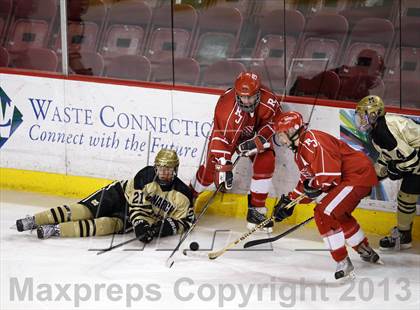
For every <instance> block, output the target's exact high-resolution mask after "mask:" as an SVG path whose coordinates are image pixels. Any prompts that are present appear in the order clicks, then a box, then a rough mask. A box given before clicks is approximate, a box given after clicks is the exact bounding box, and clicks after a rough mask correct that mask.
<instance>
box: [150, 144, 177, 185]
mask: <svg viewBox="0 0 420 310" xmlns="http://www.w3.org/2000/svg"><path fill="white" fill-rule="evenodd" d="M178 166H179V159H178V155H177V154H176V152H175V151H173V150H169V149H161V150H160V151H159V152H158V153H157V155H156V158H155V172H156V181H157V182H158V183H159V185H161V186H171V185H172V182H173V181H174V179H175V177H176V175H177V172H178Z"/></svg>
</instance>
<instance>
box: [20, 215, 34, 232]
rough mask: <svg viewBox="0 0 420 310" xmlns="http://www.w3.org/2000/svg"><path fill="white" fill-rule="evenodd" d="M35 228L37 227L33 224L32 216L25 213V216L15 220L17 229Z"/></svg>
mask: <svg viewBox="0 0 420 310" xmlns="http://www.w3.org/2000/svg"><path fill="white" fill-rule="evenodd" d="M35 228H37V225H36V224H35V217H34V216H30V215H27V216H26V217H25V218H23V219H19V220H17V221H16V229H17V231H25V230H32V229H35Z"/></svg>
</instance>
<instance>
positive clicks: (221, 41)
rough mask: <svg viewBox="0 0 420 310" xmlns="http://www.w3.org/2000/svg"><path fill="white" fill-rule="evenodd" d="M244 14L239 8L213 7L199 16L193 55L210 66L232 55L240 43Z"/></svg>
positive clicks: (201, 63)
mask: <svg viewBox="0 0 420 310" xmlns="http://www.w3.org/2000/svg"><path fill="white" fill-rule="evenodd" d="M241 27H242V14H241V12H239V10H238V9H234V8H224V7H220V8H219V7H213V8H210V9H208V10H205V9H204V10H203V11H201V13H200V16H199V24H198V27H197V39H196V40H195V43H194V44H193V46H194V47H193V53H192V57H193V58H194V59H196V60H197V61H198V62H199V63H200V65H204V66H208V65H211V64H212V63H215V62H217V61H220V60H224V59H226V58H228V57H232V56H233V55H234V53H235V51H236V47H237V45H238V39H239V34H240V32H241Z"/></svg>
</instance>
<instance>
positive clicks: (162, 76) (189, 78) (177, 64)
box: [150, 58, 200, 85]
mask: <svg viewBox="0 0 420 310" xmlns="http://www.w3.org/2000/svg"><path fill="white" fill-rule="evenodd" d="M174 71H175V72H174ZM199 78H200V65H199V63H198V62H197V61H196V60H194V59H193V58H175V59H174V65H173V64H172V61H166V62H161V63H158V64H156V65H155V66H153V67H152V77H151V79H150V80H151V81H153V82H160V83H166V84H176V85H179V84H181V85H197V83H198V81H199ZM174 79H175V81H174Z"/></svg>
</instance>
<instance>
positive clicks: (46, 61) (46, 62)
mask: <svg viewBox="0 0 420 310" xmlns="http://www.w3.org/2000/svg"><path fill="white" fill-rule="evenodd" d="M11 65H12V66H13V67H14V68H19V69H30V70H42V71H53V72H55V71H57V66H58V57H57V54H56V53H55V52H54V51H53V50H50V49H47V48H36V47H34V48H28V49H26V50H25V51H24V52H22V53H19V55H18V56H17V57H16V58H15V59H13V62H12V63H11Z"/></svg>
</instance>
